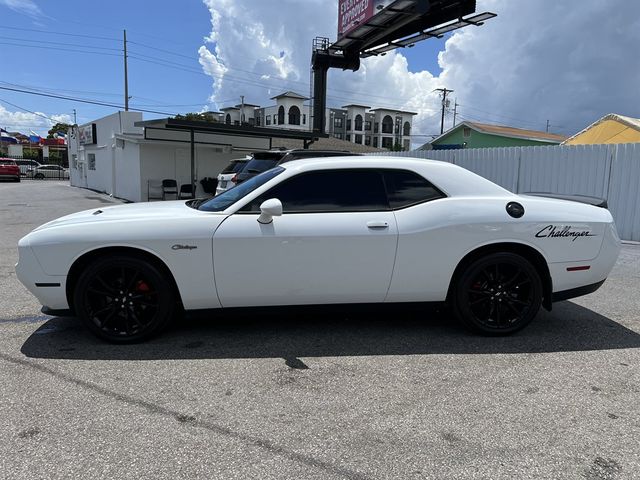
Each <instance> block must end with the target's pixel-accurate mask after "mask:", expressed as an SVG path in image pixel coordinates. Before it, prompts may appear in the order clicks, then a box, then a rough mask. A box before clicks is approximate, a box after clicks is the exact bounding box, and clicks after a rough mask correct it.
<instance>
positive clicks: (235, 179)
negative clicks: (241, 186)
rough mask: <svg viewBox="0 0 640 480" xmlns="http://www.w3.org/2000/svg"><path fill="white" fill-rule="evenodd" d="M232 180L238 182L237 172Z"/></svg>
mask: <svg viewBox="0 0 640 480" xmlns="http://www.w3.org/2000/svg"><path fill="white" fill-rule="evenodd" d="M230 181H231V182H233V183H238V174H237V173H236V174H235V175H234V176H233V177H231V180H230Z"/></svg>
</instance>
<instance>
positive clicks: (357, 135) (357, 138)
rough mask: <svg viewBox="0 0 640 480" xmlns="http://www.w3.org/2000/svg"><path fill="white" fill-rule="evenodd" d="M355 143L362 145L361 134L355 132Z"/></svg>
mask: <svg viewBox="0 0 640 480" xmlns="http://www.w3.org/2000/svg"><path fill="white" fill-rule="evenodd" d="M356 143H357V144H359V145H362V135H360V134H359V133H357V134H356Z"/></svg>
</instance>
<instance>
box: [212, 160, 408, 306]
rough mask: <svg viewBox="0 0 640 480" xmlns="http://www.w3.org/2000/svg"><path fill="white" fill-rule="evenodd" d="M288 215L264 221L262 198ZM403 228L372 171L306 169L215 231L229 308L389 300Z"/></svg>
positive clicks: (217, 264) (219, 281)
mask: <svg viewBox="0 0 640 480" xmlns="http://www.w3.org/2000/svg"><path fill="white" fill-rule="evenodd" d="M269 198H278V199H279V200H280V201H281V202H282V204H283V215H282V216H280V217H274V219H273V222H271V223H269V224H266V225H264V224H260V223H258V221H257V219H258V216H259V206H260V204H261V203H262V202H263V201H264V200H266V199H269ZM397 241H398V230H397V226H396V221H395V217H394V215H393V212H392V211H391V210H390V209H389V205H388V201H387V198H386V193H385V190H384V184H383V182H382V176H381V174H380V173H379V172H377V171H373V170H364V169H359V170H333V171H312V172H308V173H301V174H298V175H296V176H294V177H292V178H289V179H287V180H285V181H283V182H282V183H280V184H278V185H276V186H275V187H273V188H272V189H270V190H269V191H268V192H266V193H264V194H263V195H261V196H259V197H258V198H256V199H254V200H253V201H252V202H250V203H249V204H248V205H246V206H245V207H244V208H243V209H242V211H239V212H237V213H236V214H234V215H231V216H230V217H229V218H227V219H226V220H225V221H224V222H223V223H222V225H221V226H220V227H219V228H218V229H217V231H216V232H215V234H214V238H213V256H214V274H215V279H216V286H217V291H218V296H219V299H220V302H221V304H222V306H223V307H240V306H259V305H304V304H321V303H370V302H383V301H384V299H385V297H386V295H387V291H388V289H389V284H390V282H391V274H392V271H393V264H394V260H395V253H396V246H397Z"/></svg>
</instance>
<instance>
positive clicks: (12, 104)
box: [0, 98, 55, 122]
mask: <svg viewBox="0 0 640 480" xmlns="http://www.w3.org/2000/svg"><path fill="white" fill-rule="evenodd" d="M0 102H2V103H6V104H7V105H11V106H12V107H15V108H18V109H20V110H24V111H25V112H28V113H32V114H33V115H37V116H38V117H42V118H44V119H46V120H50V121H52V122H55V120H54V119H53V118H50V117H47V116H46V115H44V114H42V113H38V112H32V111H31V110H29V109H26V108H24V107H21V106H19V105H16V104H15V103H11V102H7V101H6V100H3V99H2V98H0Z"/></svg>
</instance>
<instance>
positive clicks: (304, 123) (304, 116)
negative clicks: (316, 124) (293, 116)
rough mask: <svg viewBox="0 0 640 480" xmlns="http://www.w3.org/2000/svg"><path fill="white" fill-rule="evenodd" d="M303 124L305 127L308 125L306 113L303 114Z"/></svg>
mask: <svg viewBox="0 0 640 480" xmlns="http://www.w3.org/2000/svg"><path fill="white" fill-rule="evenodd" d="M302 124H303V125H306V124H307V114H306V113H303V114H302Z"/></svg>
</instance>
